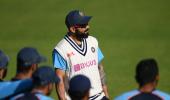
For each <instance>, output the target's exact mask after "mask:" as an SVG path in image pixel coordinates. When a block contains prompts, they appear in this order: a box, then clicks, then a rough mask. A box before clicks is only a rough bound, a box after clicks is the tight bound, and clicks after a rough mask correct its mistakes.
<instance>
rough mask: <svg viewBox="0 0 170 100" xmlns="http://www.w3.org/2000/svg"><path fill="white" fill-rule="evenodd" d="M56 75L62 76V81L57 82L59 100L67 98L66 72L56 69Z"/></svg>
mask: <svg viewBox="0 0 170 100" xmlns="http://www.w3.org/2000/svg"><path fill="white" fill-rule="evenodd" d="M55 72H56V75H57V76H58V77H59V78H60V82H59V83H58V84H56V85H55V86H56V92H57V95H58V99H59V100H66V97H65V85H64V78H65V72H64V71H63V70H61V69H56V70H55Z"/></svg>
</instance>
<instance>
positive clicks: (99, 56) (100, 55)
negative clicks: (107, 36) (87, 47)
mask: <svg viewBox="0 0 170 100" xmlns="http://www.w3.org/2000/svg"><path fill="white" fill-rule="evenodd" d="M103 58H104V56H103V53H102V51H101V50H100V48H98V61H99V63H100V62H101V61H102V60H103Z"/></svg>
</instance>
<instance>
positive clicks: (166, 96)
mask: <svg viewBox="0 0 170 100" xmlns="http://www.w3.org/2000/svg"><path fill="white" fill-rule="evenodd" d="M153 93H154V94H156V95H158V96H159V97H162V98H163V99H164V100H170V95H169V94H167V93H165V92H162V91H160V90H155V91H153Z"/></svg>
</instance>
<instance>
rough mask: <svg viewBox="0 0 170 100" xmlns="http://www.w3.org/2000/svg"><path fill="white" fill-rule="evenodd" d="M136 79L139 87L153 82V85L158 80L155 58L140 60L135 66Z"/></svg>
mask: <svg viewBox="0 0 170 100" xmlns="http://www.w3.org/2000/svg"><path fill="white" fill-rule="evenodd" d="M135 78H136V81H137V83H138V84H139V87H143V86H144V85H146V84H149V83H153V84H154V85H155V86H156V85H157V82H158V80H159V69H158V65H157V62H156V60H155V59H144V60H141V61H140V62H139V63H138V64H137V66H136V76H135Z"/></svg>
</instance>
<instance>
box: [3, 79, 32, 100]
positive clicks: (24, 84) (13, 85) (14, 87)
mask: <svg viewBox="0 0 170 100" xmlns="http://www.w3.org/2000/svg"><path fill="white" fill-rule="evenodd" d="M31 87H32V80H31V79H25V80H19V81H7V82H0V100H1V99H4V98H6V97H9V96H12V95H15V94H17V93H20V92H22V91H24V90H27V89H29V88H31Z"/></svg>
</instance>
